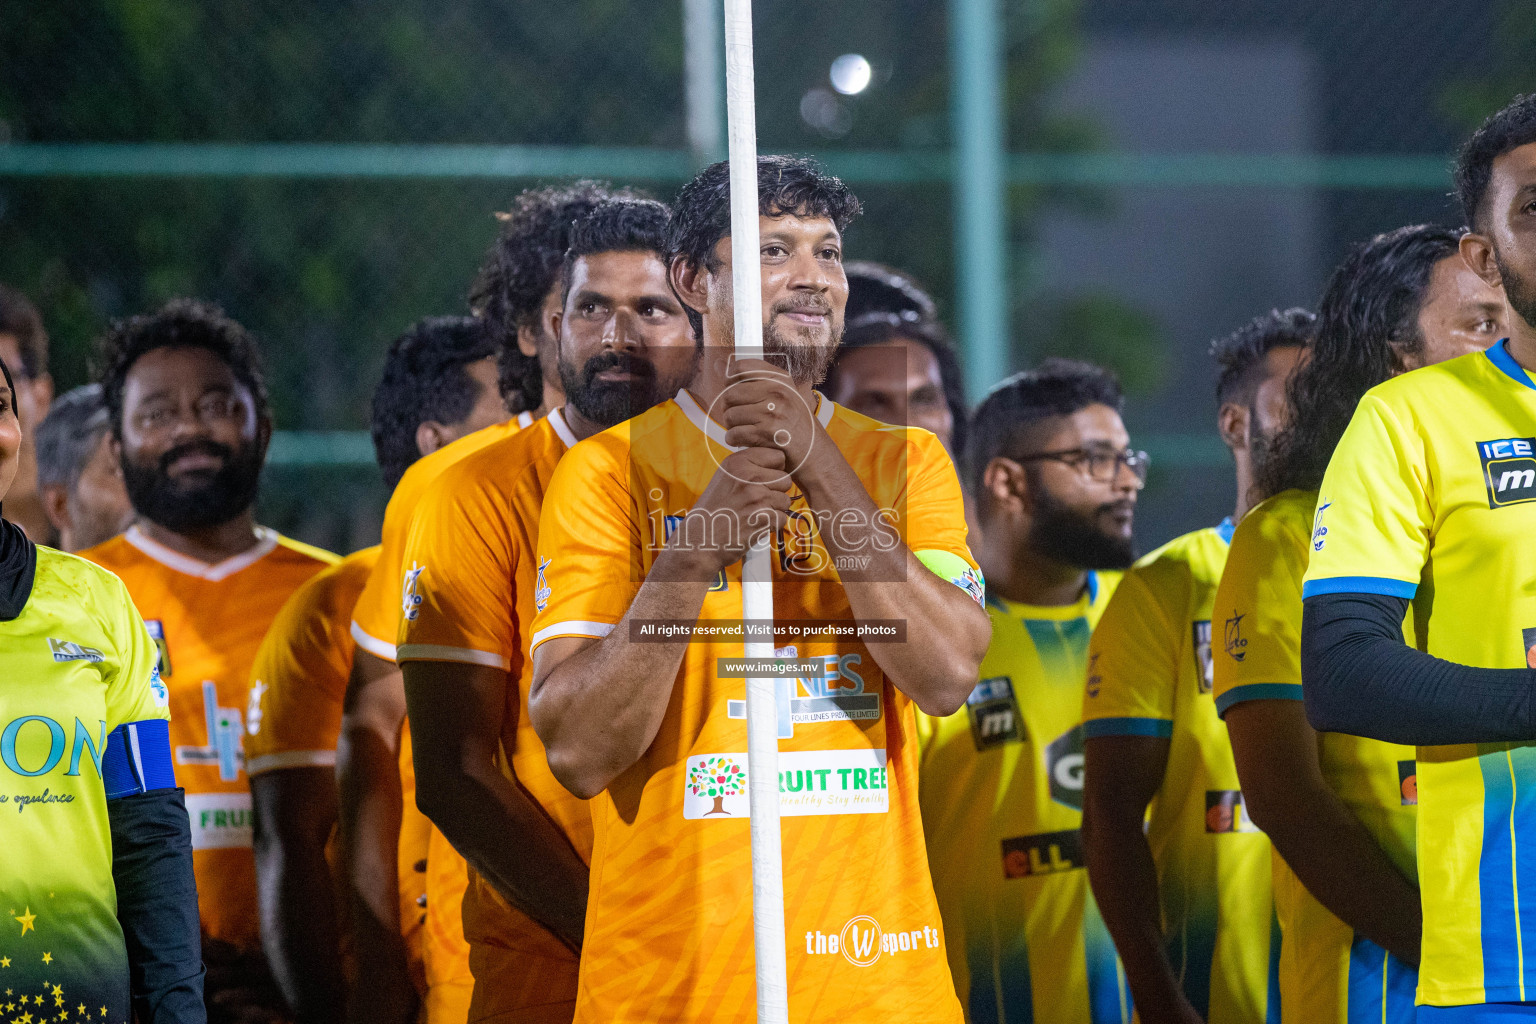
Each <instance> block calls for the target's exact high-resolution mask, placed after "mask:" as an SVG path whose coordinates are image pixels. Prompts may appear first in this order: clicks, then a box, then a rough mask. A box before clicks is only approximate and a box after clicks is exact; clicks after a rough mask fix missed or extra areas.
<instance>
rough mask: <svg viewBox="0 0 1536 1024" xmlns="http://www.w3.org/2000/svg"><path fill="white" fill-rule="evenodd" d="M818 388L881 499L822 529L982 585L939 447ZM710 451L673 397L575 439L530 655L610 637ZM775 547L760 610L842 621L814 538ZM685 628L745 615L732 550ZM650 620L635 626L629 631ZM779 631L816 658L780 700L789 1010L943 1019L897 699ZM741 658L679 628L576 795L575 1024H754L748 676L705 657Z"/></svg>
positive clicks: (935, 931) (902, 708)
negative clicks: (632, 755) (647, 723)
mask: <svg viewBox="0 0 1536 1024" xmlns="http://www.w3.org/2000/svg"><path fill="white" fill-rule="evenodd" d="M816 401H817V409H816V416H817V418H818V420H819V421H820V422H821V423H822V424H823V426H825V428H826V431H827V434H828V435H829V436H830V438H831V440H832V443H834V444H835V445H836V446H837V447H838V449H839V451H841V453H842V455H843V457H844V458H846V459H847V460H848V463H849V465H850V466H851V467H852V468H853V470H854V472H855V473H856V474H857V475H858V478H859V479H860V480H861V481H862V482H863V484H864V486H865V487H866V488H867V489H868V491H869V494H870V496H871V497H872V498H873V499H874V503H875V505H876V506H877V507H878V508H879V509H881V510H882V512H881V515H880V516H879V517H877V521H876V522H874V523H862V524H855V523H851V522H849V521H848V520H846V519H844V518H839V519H838V520H837V521H836V522H834V523H832V525H831V527H830V528H833V529H840V530H841V531H842V532H841V536H842V537H843V538H844V539H845V540H849V542H850V543H853V538H858V539H859V540H861V541H862V542H863V543H866V544H869V545H881V546H882V547H881V550H891V549H894V548H895V547H896V545H897V543H898V542H900V543H905V544H906V546H907V547H909V548H911V549H912V550H913V551H914V552H917V553H918V554H919V557H923V555H924V554H925V553H930V554H933V555H937V556H941V557H942V558H944V559H947V560H949V561H950V562H951V563H952V564H957V565H963V566H965V567H967V568H966V569H965V571H964V572H963V573H962V575H963V576H966V577H968V578H974V577H975V576H978V575H979V573H978V571H977V570H976V568H975V563H974V562H973V561H972V560H971V556H970V552H969V551H968V550H967V548H966V543H965V509H964V503H963V501H962V499H961V492H960V484H959V480H958V479H957V478H956V475H955V470H954V467H953V465H951V463H950V461H949V457H948V455H946V454H945V453H944V449H943V448H942V447H941V446H940V444H939V442H938V439H937V438H935V437H934V436H933V435H932V434H930V433H928V432H927V431H924V430H916V429H910V428H906V427H893V426H888V425H886V424H882V423H879V422H877V421H875V420H873V419H870V418H869V417H866V416H861V415H859V414H857V413H854V412H851V411H849V410H847V409H843V408H841V407H839V406H836V405H834V404H833V403H832V402H831V401H829V400H827V399H825V398H824V397H822V396H820V395H818V396H817V398H816ZM728 452H729V449H728V448H727V447H726V446H725V444H724V428H722V427H721V426H720V425H719V424H718V423H715V422H714V421H712V420H710V419H709V418H708V417H707V416H706V414H705V413H704V411H703V410H702V409H701V408H700V407H699V405H698V404H697V402H695V401H694V399H693V397H692V396H691V395H690V394H689V393H688V392H686V391H683V392H679V393H678V396H677V398H676V399H674V400H672V401H668V402H666V403H664V404H663V405H660V406H657V407H655V408H653V409H651V410H650V411H649V412H646V413H643V414H641V415H640V416H637V417H635V418H634V419H632V420H629V421H627V422H625V423H622V424H620V425H619V426H617V427H614V428H613V429H611V430H607V431H605V432H603V433H601V434H598V435H597V436H595V437H593V438H590V439H588V440H586V441H583V442H582V443H581V444H578V445H576V446H575V447H574V448H572V449H571V451H570V452H569V453H568V454H567V455H566V457H565V458H564V459H563V460H562V461H561V463H560V465H559V467H558V468H557V469H556V471H555V475H554V478H553V479H552V480H551V481H550V485H549V493H548V495H547V497H546V500H545V503H544V512H543V515H542V517H541V519H540V522H539V542H538V559H539V561H538V569H537V573H538V582H537V584H536V587H535V591H534V598H535V602H536V604H537V606H538V607H539V612H538V614H537V616H536V617H535V619H534V628H535V631H534V634H533V637H532V640H531V644H530V648H531V650H536V649H537V647H538V645H539V644H540V643H543V642H544V641H546V640H548V639H551V638H554V637H601V636H605V635H606V634H607V633H608V632H610V631H611V630H612V629H613V627H614V625H615V624H616V623H618V622H619V621H620V619H621V617H622V616H623V615H624V614H625V612H626V611H627V610H628V608H629V605H630V603H631V601H632V600H633V599H634V596H635V594H636V592H637V591H638V590H639V588H640V585H641V583H642V582H643V581H644V579H645V576H646V574H647V573H648V572H649V571H650V569H651V566H652V564H653V563H654V562H655V559H656V556H657V554H658V552H659V550H660V549H661V548H662V547H664V546H666V545H667V544H673V545H675V544H679V543H689V540H688V534H687V531H689V530H690V529H692V528H693V526H694V525H695V523H696V521H692V520H685V519H681V518H679V517H682V516H684V514H685V513H686V512H687V511H688V510H689V509H691V508H692V507H693V506H694V504H695V503H696V502H697V501H698V499H699V496H700V494H701V493H702V492H703V491H704V489H705V487H706V486H708V484H709V482H710V480H711V479H712V477H713V476H714V473H715V471H716V467H717V465H718V463H719V461H720V460H721V459H723V458H724V457H725V456H726V455H727V454H728ZM795 508H796V511H797V514H798V515H797V520H796V521H797V522H799V523H801V524H802V525H803V524H804V523H806V522H807V521H809V520H810V517H811V516H813V515H814V514H813V513H811V512H810V511H808V510H807V509H805V506H804V504H803V499H801V500H797V502H796V506H795ZM708 528H715V527H714V524H710V525H709V527H708ZM727 528H729V527H727ZM828 528H829V526H828V525H827V524H826V523H825V522H824V523H823V524H822V525H821V530H822V531H825V530H826V529H828ZM675 529H676V530H682V531H684V533H683V534H682V535H681V536H674V535H673V533H674V530H675ZM792 537H793V539H792V540H790V541H789V542H788V543H785V542H784V541H783V538H781V544H780V547H779V550H778V552H777V554H776V557H775V558H774V574H773V575H774V582H773V597H774V613H775V616H776V621H777V622H779V623H780V625H781V626H782V625H783V623H784V622H785V621H786V620H795V619H798V620H816V621H819V622H827V621H833V622H838V623H841V624H843V626H845V627H847V626H848V625H849V624H850V623H851V621H852V613H851V611H850V608H849V604H848V600H847V596H846V595H845V593H844V591H843V588H842V586H841V585H840V583H839V582H838V578H837V574H836V571H835V569H834V568H833V567H832V565H831V560H830V559H829V558H828V555H827V551H826V548H825V547H824V546H823V544H822V542H821V540H820V536H819V535H814V534H813V533H812V532H811V531H809V530H808V529H805V530H801V529H799V528H797V529H796V530H795V532H794V534H793V535H792ZM845 553H846V552H845ZM920 571H926V570H920ZM956 582H957V583H960V582H961V581H960V580H957V581H956ZM976 582H977V589H979V580H977V581H976ZM699 618H700V619H701V620H715V621H717V622H719V621H721V620H725V621H734V622H736V623H739V622H740V621H741V618H742V595H741V576H740V563H737V564H736V565H734V566H732V567H730V568H729V569H727V570H726V571H725V572H723V573H722V574H721V576H720V578H719V580H718V581H717V582H716V584H715V585H714V586H713V587H712V588H711V589H710V592H709V593H708V594H707V595H706V597H705V599H704V603H703V607H702V609H701V611H700V612H699ZM868 625H871V626H872V625H875V624H868ZM647 626H648V624H647V623H640V622H636V623H631V627H633V632H632V634H631V635H633V636H635V637H636V638H637V639H639V638H640V637H642V636H644V635H646V634H644V633H643V632H642V631H643V630H644V629H645V628H647ZM776 642H777V643H779V644H783V645H785V646H780V647H779V651H780V654H781V655H782V656H785V657H797V658H804V659H808V660H813V661H816V662H819V663H820V666H819V671H816V672H811V673H807V675H805V676H802V677H800V678H799V679H796V680H789V679H786V680H785V681H784V682H783V683H782V684H781V688H780V691H779V693H780V697H779V719H778V720H779V736H780V743H779V747H780V754H779V767H780V780H779V788H780V792H781V794H782V812H783V815H784V817H783V830H782V835H783V875H784V897H785V907H784V910H785V926H786V934H787V940H788V943H787V955H788V966H789V1007H790V1011H789V1012H790V1016H791V1018H792V1019H793V1020H796V1021H807V1022H812V1021H815V1022H824V1021H839V1022H844V1021H873V1020H879V1021H887V1022H893V1024H907V1022H911V1024H917V1022H922V1024H931V1022H946V1024H950V1022H958V1021H960V1020H961V1010H960V1005H959V1003H958V1001H957V1000H956V998H955V990H954V986H953V984H952V983H951V980H950V973H949V966H948V963H947V959H946V954H945V949H944V940H943V932H942V926H941V924H940V918H939V908H938V903H937V901H936V900H935V898H934V892H933V882H932V879H931V877H930V875H929V870H928V855H927V851H926V849H925V845H924V841H923V826H922V819H921V816H920V813H919V811H918V787H917V770H918V737H917V731H916V723H915V721H914V716H913V708H912V704H911V701H910V700H909V699H908V698H907V697H906V696H905V695H904V694H903V693H901V692H900V691H899V690H897V689H896V688H895V687H894V686H893V685H892V684H891V682H890V680H889V679H887V678H885V676H884V674H883V673H882V671H881V669H880V667H879V665H878V663H877V662H876V661H875V659H874V657H873V656H872V654H871V650H870V648H869V647H866V646H865V645H864V644H863V643H862V642H860V641H859V640H857V639H854V638H851V637H838V638H835V639H830V638H829V639H819V638H813V639H810V640H807V639H806V638H805V637H804V636H803V635H801V636H796V635H792V634H787V631H781V633H780V636H779V637H778V638H777V641H776ZM741 655H742V644H741V642H740V640H739V639H735V640H732V639H729V638H725V639H698V638H697V637H696V638H695V639H694V640H693V642H692V643H690V644H689V646H688V647H687V650H686V653H685V654H684V655H683V661H682V665H681V666H680V668H679V671H678V675H677V680H676V683H675V685H674V687H673V689H672V695H671V701H670V704H669V705H668V707H667V711H666V716H665V718H664V720H663V722H662V724H661V727H660V730H659V731H658V733H657V735H656V738H655V740H654V742H653V743H652V744H651V746H650V748H649V749H648V750H647V751H646V752H645V754H644V755H643V756H642V757H641V758H640V760H639V761H638V762H637V763H636V764H634V765H633V766H631V767H630V768H629V769H628V770H627V771H625V772H624V773H623V774H621V775H620V776H619V777H618V778H617V779H615V780H614V782H613V783H612V784H611V785H610V786H609V787H608V789H607V790H606V791H604V792H603V793H602V794H601V795H599V796H598V797H597V798H596V799H594V800H593V801H592V814H593V823H594V826H595V840H594V847H593V855H592V886H591V892H590V895H589V897H588V913H587V921H586V938H585V941H584V944H583V949H582V961H581V980H580V986H579V991H578V995H577V1011H576V1020H577V1021H579V1022H583V1024H587V1022H598V1021H602V1022H610V1021H612V1022H631V1021H634V1022H639V1021H654V1020H709V1021H712V1022H732V1021H740V1022H743V1024H745V1022H749V1021H752V1020H754V1019H755V1015H756V1011H755V1002H754V1000H755V984H754V970H755V968H754V957H753V946H752V881H751V879H752V871H751V859H750V853H749V839H748V797H747V787H746V779H745V773H746V768H747V758H746V749H747V729H746V721H745V708H744V701H743V696H744V685H743V683H742V680H741V679H732V678H725V679H722V678H719V677H718V676H717V667H718V662H717V659H721V658H725V659H730V658H739V657H741Z"/></svg>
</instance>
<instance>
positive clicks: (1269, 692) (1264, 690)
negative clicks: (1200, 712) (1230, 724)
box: [1216, 683, 1301, 715]
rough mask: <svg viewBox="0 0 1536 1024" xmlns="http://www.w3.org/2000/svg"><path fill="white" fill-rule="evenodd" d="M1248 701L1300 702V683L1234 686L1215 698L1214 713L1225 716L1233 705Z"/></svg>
mask: <svg viewBox="0 0 1536 1024" xmlns="http://www.w3.org/2000/svg"><path fill="white" fill-rule="evenodd" d="M1250 700H1301V684H1300V683H1249V684H1248V685H1246V686H1234V687H1232V689H1230V690H1228V691H1227V692H1226V693H1224V694H1222V695H1221V696H1220V697H1217V698H1216V713H1217V714H1218V715H1225V714H1226V713H1227V709H1228V708H1230V707H1231V706H1232V705H1234V704H1242V703H1244V702H1245V701H1250Z"/></svg>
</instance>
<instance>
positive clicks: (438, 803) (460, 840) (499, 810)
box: [416, 748, 588, 952]
mask: <svg viewBox="0 0 1536 1024" xmlns="http://www.w3.org/2000/svg"><path fill="white" fill-rule="evenodd" d="M417 749H418V752H419V750H420V748H417ZM486 769H487V770H486V771H483V772H482V771H454V772H438V771H437V770H434V769H429V768H428V767H427V766H426V765H425V764H421V763H418V766H417V775H416V787H417V788H416V796H417V801H418V803H420V805H421V808H422V812H423V813H425V814H426V815H427V817H429V818H431V819H432V822H433V824H435V825H437V827H438V828H440V829H442V831H443V835H445V836H447V837H448V841H449V842H451V843H452V844H453V846H454V849H456V850H458V851H459V853H461V854H462V855H463V856H464V859H465V860H467V861H468V862H469V863H470V865H471V866H472V867H473V868H474V869H475V870H476V871H477V872H479V873H480V875H481V877H483V878H485V879H486V880H487V881H488V882H490V883H491V885H492V886H494V887H495V889H496V891H497V892H499V893H500V894H501V895H502V897H503V898H504V899H505V900H506V901H507V902H508V903H510V904H512V906H514V907H516V908H517V909H519V910H521V911H522V912H523V913H525V914H527V915H528V916H529V917H531V918H533V919H534V920H535V921H538V922H539V923H540V924H542V925H544V926H545V927H546V928H548V929H549V930H550V931H552V932H553V933H554V934H555V935H556V936H558V937H559V938H560V940H561V941H562V942H564V943H565V944H566V945H568V946H570V947H571V949H572V950H575V951H577V952H579V951H580V950H581V940H582V933H583V930H584V928H585V924H586V916H587V875H588V872H587V866H586V864H584V863H583V862H582V860H581V858H580V857H578V856H577V855H576V851H575V850H574V849H573V848H572V847H571V844H570V840H568V839H567V838H566V837H565V834H564V833H562V832H561V831H560V829H559V827H557V826H556V825H555V823H554V822H553V821H551V820H550V818H549V816H548V815H547V814H546V813H545V812H544V810H543V809H542V808H541V807H539V805H538V804H536V803H534V801H533V800H532V799H531V798H529V797H528V795H527V794H525V793H524V792H523V791H522V790H521V789H519V788H517V786H515V785H513V784H512V783H511V782H510V781H509V780H508V779H507V778H506V777H505V776H503V775H502V774H501V773H500V772H498V771H496V770H495V768H494V767H492V766H490V765H487V766H486Z"/></svg>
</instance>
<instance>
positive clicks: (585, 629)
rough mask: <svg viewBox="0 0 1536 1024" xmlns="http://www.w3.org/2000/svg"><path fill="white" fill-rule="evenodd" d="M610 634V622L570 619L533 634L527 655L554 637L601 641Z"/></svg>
mask: <svg viewBox="0 0 1536 1024" xmlns="http://www.w3.org/2000/svg"><path fill="white" fill-rule="evenodd" d="M612 632H613V623H611V622H588V621H584V620H579V619H572V620H570V621H568V622H556V623H552V624H551V625H548V626H545V627H544V628H543V629H541V630H539V631H538V632H537V633H535V634H533V640H532V641H530V642H529V644H528V654H529V655H530V656H531V655H532V654H533V651H534V649H535V648H536V647H538V646H539V644H541V643H543V642H544V641H545V640H553V639H555V638H556V637H560V636H583V637H590V638H591V639H593V640H601V639H602V638H603V637H605V636H607V635H608V634H609V633H612Z"/></svg>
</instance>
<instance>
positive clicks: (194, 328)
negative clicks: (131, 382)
mask: <svg viewBox="0 0 1536 1024" xmlns="http://www.w3.org/2000/svg"><path fill="white" fill-rule="evenodd" d="M162 348H201V349H206V350H207V351H209V352H212V353H213V354H214V355H216V356H218V357H219V359H220V360H222V361H223V362H224V364H225V365H226V366H228V367H229V369H230V372H232V373H233V374H234V375H235V379H236V380H238V381H239V382H240V383H241V384H243V385H244V386H245V388H246V390H248V391H250V393H251V400H252V401H253V402H255V404H256V418H257V419H258V420H265V421H270V420H271V418H272V407H271V402H270V401H269V399H268V397H267V380H266V375H265V374H264V372H263V370H262V365H261V351H260V349H259V348H258V347H257V344H256V339H255V338H254V337H252V335H251V333H250V332H249V331H247V330H246V329H245V328H244V327H242V326H240V324H238V323H236V322H235V321H234V320H232V319H230V318H229V317H227V316H225V315H224V311H223V310H222V309H220V308H219V307H218V306H215V305H213V304H212V303H209V302H203V301H200V300H198V299H172V300H171V301H169V302H167V303H166V304H165V305H163V306H161V307H160V308H159V309H157V310H155V311H154V312H153V313H141V314H140V315H138V316H131V317H128V318H127V319H125V320H114V321H113V322H112V324H111V325H110V326H109V327H108V328H107V333H106V335H105V336H103V338H102V340H101V347H100V349H99V350H98V353H97V356H96V365H97V378H98V380H99V381H100V382H101V391H102V397H103V398H104V399H105V400H106V403H107V410H108V412H109V414H110V415H111V417H112V432H113V434H114V435H115V436H116V437H119V438H121V437H122V435H123V389H124V387H125V385H126V383H127V380H128V373H129V371H131V370H132V369H133V364H134V363H137V362H138V361H139V359H140V358H142V357H143V356H145V355H148V354H149V353H150V352H154V351H156V350H157V349H162Z"/></svg>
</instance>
